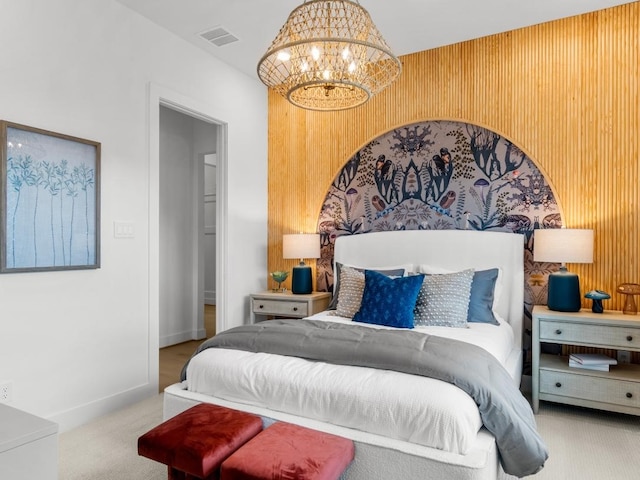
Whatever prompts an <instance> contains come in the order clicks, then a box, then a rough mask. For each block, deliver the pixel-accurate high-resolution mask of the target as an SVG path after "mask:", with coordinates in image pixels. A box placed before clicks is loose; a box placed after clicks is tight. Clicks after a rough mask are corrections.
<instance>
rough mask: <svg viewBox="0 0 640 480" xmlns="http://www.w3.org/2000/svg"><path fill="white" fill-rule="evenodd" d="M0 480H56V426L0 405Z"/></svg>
mask: <svg viewBox="0 0 640 480" xmlns="http://www.w3.org/2000/svg"><path fill="white" fill-rule="evenodd" d="M0 478H1V479H7V480H9V479H11V480H57V478H58V425H57V424H56V423H54V422H51V421H49V420H45V419H43V418H40V417H36V416H35V415H31V414H29V413H26V412H23V411H21V410H18V409H16V408H13V407H10V406H8V405H4V404H0Z"/></svg>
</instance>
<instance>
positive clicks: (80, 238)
mask: <svg viewBox="0 0 640 480" xmlns="http://www.w3.org/2000/svg"><path fill="white" fill-rule="evenodd" d="M0 137H1V138H0V141H1V142H2V145H1V146H0V174H1V177H2V178H1V182H2V183H1V186H2V189H1V192H2V195H1V196H0V216H1V223H0V242H1V245H0V273H11V272H36V271H50V270H77V269H90V268H99V267H100V143H98V142H93V141H91V140H85V139H82V138H76V137H71V136H69V135H63V134H60V133H54V132H49V131H46V130H41V129H38V128H33V127H28V126H25V125H19V124H16V123H11V122H7V121H0Z"/></svg>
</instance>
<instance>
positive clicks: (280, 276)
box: [269, 270, 289, 292]
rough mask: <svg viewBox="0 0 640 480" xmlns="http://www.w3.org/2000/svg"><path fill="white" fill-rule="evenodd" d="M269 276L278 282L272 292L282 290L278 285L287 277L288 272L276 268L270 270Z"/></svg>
mask: <svg viewBox="0 0 640 480" xmlns="http://www.w3.org/2000/svg"><path fill="white" fill-rule="evenodd" d="M269 275H271V278H273V280H274V281H275V282H276V283H277V284H278V288H274V289H273V291H274V292H282V291H284V290H283V289H282V287H281V286H280V285H282V282H284V281H285V280H286V279H287V278H288V277H289V272H287V271H286V270H276V271H275V272H271V273H270V274H269Z"/></svg>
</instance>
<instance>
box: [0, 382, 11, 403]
mask: <svg viewBox="0 0 640 480" xmlns="http://www.w3.org/2000/svg"><path fill="white" fill-rule="evenodd" d="M12 397H13V384H12V382H11V381H10V380H3V381H0V403H11V400H12Z"/></svg>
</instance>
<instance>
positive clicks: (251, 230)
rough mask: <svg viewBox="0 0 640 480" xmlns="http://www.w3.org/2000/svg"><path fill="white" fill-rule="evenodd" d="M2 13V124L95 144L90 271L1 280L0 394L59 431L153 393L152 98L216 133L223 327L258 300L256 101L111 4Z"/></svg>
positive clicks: (183, 46) (261, 177)
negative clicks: (120, 231)
mask: <svg viewBox="0 0 640 480" xmlns="http://www.w3.org/2000/svg"><path fill="white" fill-rule="evenodd" d="M2 4H3V5H2V7H3V8H2V17H3V18H4V19H5V20H6V21H5V22H3V28H2V29H0V44H1V45H2V48H0V86H1V88H0V117H1V118H3V119H6V120H10V121H13V122H18V123H22V124H26V125H32V126H35V127H39V128H44V129H47V130H51V131H55V132H61V133H65V134H69V135H73V136H78V137H82V138H87V139H90V140H95V141H99V142H101V143H102V185H101V186H102V196H101V204H102V209H101V223H102V234H101V245H102V251H101V259H102V267H101V268H100V269H97V270H89V271H65V272H48V273H23V274H4V275H0V380H12V381H13V406H15V407H17V408H21V409H23V410H26V411H29V412H32V413H35V414H37V415H40V416H43V417H46V418H50V419H52V420H54V421H58V422H60V424H61V429H62V430H66V429H68V428H71V427H73V426H76V425H78V424H81V423H83V422H85V421H87V420H89V419H91V418H93V417H95V416H97V415H99V414H102V413H106V412H108V411H111V410H113V409H115V408H118V407H119V406H122V405H125V404H127V403H130V402H132V401H136V400H138V399H140V398H143V397H145V396H148V395H152V394H155V392H156V391H157V381H158V372H157V368H158V363H157V355H158V352H157V348H158V328H159V327H158V310H159V305H154V304H155V303H158V298H157V297H158V287H157V284H158V278H157V272H158V263H159V259H158V251H157V243H158V238H157V237H158V229H157V224H158V221H157V218H155V216H156V215H157V212H156V210H157V208H154V199H153V196H151V197H150V192H151V193H152V194H155V193H154V189H156V188H157V178H156V176H157V172H156V173H154V172H155V171H156V170H157V165H155V164H154V162H157V158H156V159H154V158H153V157H154V155H153V149H154V147H153V144H152V143H150V142H149V138H154V135H153V132H154V131H156V132H157V128H158V127H157V124H156V122H157V116H156V117H154V115H153V114H150V112H154V111H155V110H154V108H155V107H153V105H151V106H150V105H149V104H148V102H149V99H150V98H151V95H150V93H149V92H150V85H159V86H162V88H163V89H166V90H165V91H172V92H177V93H178V94H179V95H181V96H183V97H184V98H188V99H192V100H193V101H194V104H199V105H206V106H207V110H208V111H210V112H214V114H215V116H216V117H217V118H218V119H220V120H221V121H223V122H225V123H226V124H227V131H228V137H227V140H226V153H227V155H228V165H227V166H226V172H225V175H226V179H227V189H226V195H227V199H226V200H227V203H228V206H229V212H228V216H227V219H226V221H227V223H228V225H227V233H226V234H227V236H228V238H229V250H228V255H227V257H226V258H225V259H224V261H225V262H226V264H225V265H226V271H228V272H231V273H234V272H242V275H235V276H232V277H231V278H230V279H227V282H226V284H225V289H226V291H227V292H228V293H227V294H226V296H225V301H226V302H227V305H226V311H227V315H228V318H225V319H223V326H225V327H229V326H233V325H236V324H241V323H243V322H245V321H246V320H245V319H246V318H247V317H248V304H247V300H246V298H247V294H248V293H249V292H251V291H253V290H256V289H258V288H264V287H265V285H264V280H263V279H264V277H265V271H266V235H267V226H266V216H267V214H266V203H267V202H266V197H267V193H266V189H267V186H266V172H267V161H266V150H267V148H266V143H267V126H266V122H267V105H266V101H267V99H266V92H265V89H264V87H263V86H262V85H261V84H260V83H259V82H258V81H257V80H255V79H252V78H250V77H248V76H246V75H244V74H241V73H238V72H237V71H235V70H233V69H232V68H230V67H228V66H226V65H225V64H223V63H221V62H218V61H216V60H215V59H213V58H211V57H210V56H209V55H207V54H206V53H204V52H202V51H200V50H199V49H197V48H195V47H193V46H191V45H189V44H187V43H186V42H184V41H182V40H180V39H178V38H177V37H176V36H174V35H172V34H169V33H168V32H166V31H164V30H162V29H160V28H159V27H157V26H156V25H154V24H152V23H151V22H149V21H147V20H145V19H143V18H142V17H140V16H138V15H137V14H135V13H134V12H132V11H130V10H128V9H126V8H125V7H123V6H122V5H121V4H118V3H116V2H115V1H112V0H27V1H13V2H2ZM150 122H151V123H150ZM249 140H250V141H249ZM154 169H155V170H154ZM150 212H151V213H150ZM114 221H128V222H133V224H134V226H135V238H133V239H114V238H113V222H114Z"/></svg>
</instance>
